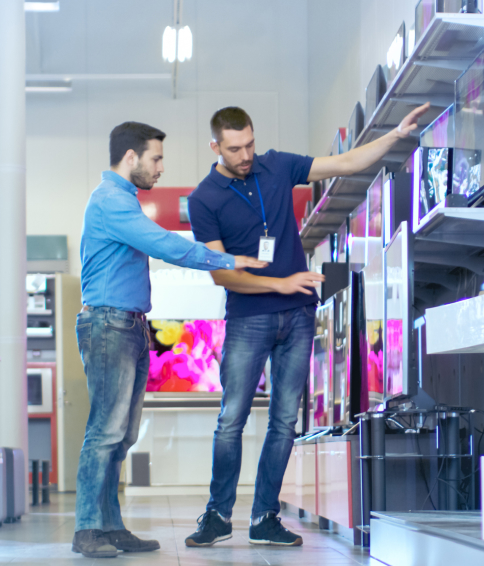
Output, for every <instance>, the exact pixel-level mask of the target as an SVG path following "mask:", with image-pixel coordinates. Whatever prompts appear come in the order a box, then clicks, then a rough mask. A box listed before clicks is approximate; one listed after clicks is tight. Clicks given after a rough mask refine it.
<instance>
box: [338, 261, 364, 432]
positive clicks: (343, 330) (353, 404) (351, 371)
mask: <svg viewBox="0 0 484 566" xmlns="http://www.w3.org/2000/svg"><path fill="white" fill-rule="evenodd" d="M359 284H360V276H359V274H357V273H354V272H353V273H351V274H350V285H349V287H346V289H343V290H341V291H339V292H338V293H336V295H335V296H334V346H333V348H334V358H333V424H334V425H349V424H350V423H351V422H353V421H354V419H355V415H356V414H358V413H359V412H360V410H359V409H360V388H361V374H360V353H359V342H358V297H359Z"/></svg>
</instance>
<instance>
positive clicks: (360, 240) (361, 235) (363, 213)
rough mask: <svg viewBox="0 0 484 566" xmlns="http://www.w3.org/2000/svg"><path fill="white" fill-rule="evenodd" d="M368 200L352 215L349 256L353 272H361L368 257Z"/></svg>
mask: <svg viewBox="0 0 484 566" xmlns="http://www.w3.org/2000/svg"><path fill="white" fill-rule="evenodd" d="M366 207H367V201H366V199H365V200H364V201H363V202H362V203H361V204H360V205H359V206H358V207H357V208H356V209H355V210H354V211H353V212H352V213H351V214H350V230H349V235H348V255H349V264H350V270H351V271H357V272H358V271H361V269H363V267H364V266H365V255H366V221H367V209H366Z"/></svg>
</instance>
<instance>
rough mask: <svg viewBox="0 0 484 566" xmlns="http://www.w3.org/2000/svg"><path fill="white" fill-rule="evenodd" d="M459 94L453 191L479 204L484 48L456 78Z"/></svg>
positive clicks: (483, 141) (483, 132) (482, 182)
mask: <svg viewBox="0 0 484 566" xmlns="http://www.w3.org/2000/svg"><path fill="white" fill-rule="evenodd" d="M455 97H456V104H455V106H456V107H455V147H456V150H455V152H454V188H453V192H455V193H460V194H465V195H466V196H467V197H468V199H469V205H470V206H476V205H477V204H480V202H479V201H480V200H481V199H482V196H483V193H484V190H483V189H484V170H483V167H482V153H483V151H484V52H482V53H481V54H480V55H479V56H478V57H476V59H475V60H474V61H473V63H472V64H471V65H470V67H469V68H468V69H467V70H466V71H465V72H464V73H463V74H462V75H461V76H460V77H459V78H458V79H457V80H456V82H455Z"/></svg>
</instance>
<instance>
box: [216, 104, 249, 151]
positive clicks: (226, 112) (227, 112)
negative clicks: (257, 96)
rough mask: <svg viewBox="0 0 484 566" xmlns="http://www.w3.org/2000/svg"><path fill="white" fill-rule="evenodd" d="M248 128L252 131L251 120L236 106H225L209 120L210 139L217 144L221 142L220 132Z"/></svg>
mask: <svg viewBox="0 0 484 566" xmlns="http://www.w3.org/2000/svg"><path fill="white" fill-rule="evenodd" d="M247 126H250V127H251V128H252V131H254V126H253V125H252V120H251V119H250V116H249V115H248V114H247V112H246V111H245V110H242V108H239V107H238V106H226V107H225V108H220V110H217V112H215V114H214V115H213V116H212V119H211V120H210V128H211V130H212V138H213V139H214V140H217V141H218V142H220V141H222V130H239V131H240V130H243V129H244V128H247Z"/></svg>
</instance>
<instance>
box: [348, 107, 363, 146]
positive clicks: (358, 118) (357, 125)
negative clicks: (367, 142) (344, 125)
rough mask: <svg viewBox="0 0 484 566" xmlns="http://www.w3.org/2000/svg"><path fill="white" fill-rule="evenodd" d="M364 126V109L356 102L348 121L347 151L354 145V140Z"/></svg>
mask: <svg viewBox="0 0 484 566" xmlns="http://www.w3.org/2000/svg"><path fill="white" fill-rule="evenodd" d="M364 127H365V111H364V110H363V106H362V105H361V104H360V103H359V102H357V103H356V106H355V108H354V110H353V113H352V114H351V117H350V121H349V123H348V151H349V150H350V149H352V148H353V147H354V146H355V142H356V140H357V139H358V137H359V135H360V134H361V132H362V131H363V128H364Z"/></svg>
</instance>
